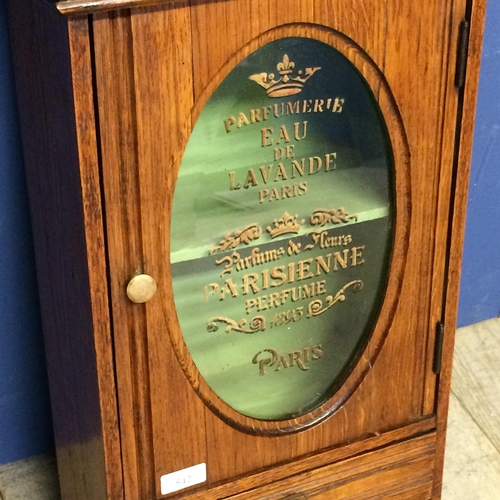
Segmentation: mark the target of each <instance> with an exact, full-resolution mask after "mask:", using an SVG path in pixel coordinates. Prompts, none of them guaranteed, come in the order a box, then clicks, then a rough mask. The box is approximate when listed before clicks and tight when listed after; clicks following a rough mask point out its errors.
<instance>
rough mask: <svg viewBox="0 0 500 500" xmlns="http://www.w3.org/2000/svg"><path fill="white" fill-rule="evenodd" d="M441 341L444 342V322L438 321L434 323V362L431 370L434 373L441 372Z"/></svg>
mask: <svg viewBox="0 0 500 500" xmlns="http://www.w3.org/2000/svg"><path fill="white" fill-rule="evenodd" d="M443 342H444V323H443V322H442V321H438V322H437V323H436V338H435V341H434V363H433V365H432V370H433V371H434V373H435V374H436V375H439V374H440V373H441V363H442V358H443Z"/></svg>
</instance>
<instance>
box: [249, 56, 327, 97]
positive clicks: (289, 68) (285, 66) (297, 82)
mask: <svg viewBox="0 0 500 500" xmlns="http://www.w3.org/2000/svg"><path fill="white" fill-rule="evenodd" d="M276 68H277V69H278V72H279V74H280V75H281V78H279V79H277V80H275V79H274V76H275V75H274V74H273V73H269V74H267V73H258V74H256V75H252V76H250V77H249V78H250V80H253V81H254V82H257V83H258V84H259V85H260V86H261V87H264V88H265V89H266V90H267V95H268V96H269V97H284V96H288V95H294V94H298V93H299V92H300V91H301V90H302V87H303V86H304V83H305V82H307V80H309V78H311V76H312V75H314V73H316V71H319V70H320V69H321V68H320V67H318V68H306V69H304V70H299V71H298V72H297V76H291V75H292V73H293V69H294V68H295V63H294V62H292V61H290V59H289V58H288V55H287V54H285V55H284V56H283V62H280V63H278V65H277V66H276Z"/></svg>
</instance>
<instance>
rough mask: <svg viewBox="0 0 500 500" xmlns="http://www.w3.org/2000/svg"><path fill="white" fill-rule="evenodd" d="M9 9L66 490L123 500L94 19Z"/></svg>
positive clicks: (30, 4)
mask: <svg viewBox="0 0 500 500" xmlns="http://www.w3.org/2000/svg"><path fill="white" fill-rule="evenodd" d="M9 14H10V23H11V24H10V27H11V32H12V34H13V37H12V38H13V52H14V54H15V62H14V64H15V69H16V87H17V94H18V99H19V111H20V117H21V126H22V133H23V147H24V153H25V164H26V174H27V182H28V191H29V196H30V208H31V215H32V221H33V231H34V241H35V253H36V261H37V274H38V285H39V291H40V300H41V307H42V321H43V329H44V337H45V345H46V353H47V364H48V372H49V381H50V387H51V401H52V412H53V419H54V427H55V438H56V446H57V456H58V464H59V474H60V477H61V484H62V494H63V497H64V498H71V499H75V500H76V499H78V500H84V499H88V498H93V499H96V500H100V499H102V500H104V499H109V498H113V499H119V498H121V472H120V470H119V464H120V451H119V450H120V445H119V438H118V428H117V420H116V399H115V398H116V392H115V385H114V370H113V362H112V353H111V338H110V329H109V312H108V303H107V283H106V280H104V279H103V273H104V272H105V261H104V251H103V228H102V221H101V215H100V209H101V204H100V199H99V184H98V180H97V179H96V171H97V150H96V137H95V128H94V121H93V117H94V106H93V96H92V84H91V83H92V75H91V71H90V60H89V58H88V54H89V47H88V37H87V36H86V31H85V30H86V26H85V23H84V24H83V25H78V26H77V25H74V28H75V32H74V33H73V34H74V36H73V37H72V38H71V39H70V37H69V35H68V26H67V22H66V20H65V19H64V18H62V17H61V16H60V15H59V14H58V13H57V12H56V11H54V10H53V9H51V8H50V7H49V6H48V5H47V4H45V3H42V2H38V1H31V0H23V1H17V0H16V1H15V2H9ZM70 45H71V47H70ZM72 64H73V65H72ZM72 71H74V74H72ZM75 89H76V90H78V94H77V95H74V94H73V90H75ZM75 101H78V102H76V103H75ZM76 120H78V124H79V125H80V126H81V128H80V129H79V131H78V132H77V130H76ZM83 194H85V197H86V201H85V203H84V202H83V201H82V200H83ZM90 285H92V289H91V287H90ZM96 351H98V352H97V354H96ZM110 463H112V466H110ZM117 465H118V469H117ZM108 486H109V489H108Z"/></svg>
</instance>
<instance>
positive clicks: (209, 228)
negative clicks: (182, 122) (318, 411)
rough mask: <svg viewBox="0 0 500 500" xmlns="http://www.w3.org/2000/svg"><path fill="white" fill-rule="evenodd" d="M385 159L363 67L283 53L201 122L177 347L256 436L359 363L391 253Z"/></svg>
mask: <svg viewBox="0 0 500 500" xmlns="http://www.w3.org/2000/svg"><path fill="white" fill-rule="evenodd" d="M393 170H394V168H393V153H392V148H391V145H390V141H389V137H388V132H387V128H386V125H385V122H384V120H383V117H382V114H381V111H380V108H379V106H378V104H377V102H376V99H375V97H374V95H373V92H372V91H371V89H370V87H369V86H368V84H367V82H366V81H365V79H364V78H363V76H362V75H361V74H360V72H359V71H358V70H357V69H356V67H355V66H354V65H353V64H352V63H351V62H350V61H349V60H348V59H347V58H346V57H345V56H343V55H342V54H341V53H340V52H339V51H337V50H336V49H334V48H333V47H331V46H330V45H328V44H325V43H323V42H321V41H318V40H315V39H310V38H302V37H288V38H283V39H280V40H277V41H274V42H271V43H268V44H266V45H265V46H263V47H261V48H260V49H258V50H257V51H255V52H254V53H252V54H251V55H249V56H248V57H247V58H246V59H244V60H243V61H242V62H241V63H240V64H238V65H237V66H236V67H235V68H234V69H233V70H232V71H231V72H230V73H229V75H228V76H227V77H226V78H225V79H224V80H223V82H222V83H221V84H220V86H219V87H218V88H217V89H216V90H215V92H214V93H213V95H212V96H211V97H210V99H209V100H208V102H207V104H206V106H205V107H204V109H203V110H202V112H201V114H200V116H199V118H198V120H197V123H196V125H195V127H194V130H193V132H192V135H191V137H190V139H189V142H188V145H187V147H186V151H185V153H184V157H183V160H182V164H181V168H180V171H179V176H178V179H177V184H176V188H175V195H174V201H173V208H172V220H171V262H172V282H173V290H174V299H175V305H176V309H177V315H178V319H179V323H180V326H181V330H182V333H183V336H184V339H185V343H186V346H187V348H188V350H189V352H190V354H191V356H192V358H193V360H194V363H195V364H196V366H197V368H198V370H199V371H200V373H201V375H202V376H203V377H204V379H205V380H206V382H207V383H208V385H209V386H210V387H211V389H212V390H213V391H214V392H215V393H216V394H217V395H218V396H219V397H220V398H221V399H222V400H223V401H224V402H225V403H227V404H228V405H229V406H231V407H232V408H234V409H235V410H237V411H238V412H240V413H242V414H244V415H247V416H249V417H253V418H256V419H261V420H285V419H289V418H295V417H298V416H300V415H304V414H305V413H308V412H310V411H312V410H314V409H315V408H317V407H319V406H321V405H322V404H323V403H324V402H325V401H327V400H328V399H329V398H330V397H331V396H332V395H333V394H334V393H335V391H336V390H338V388H339V387H340V386H341V385H342V383H343V381H344V380H345V379H346V378H347V376H348V375H349V373H350V372H351V371H352V369H353V368H354V366H355V364H356V360H357V359H358V358H359V356H360V355H361V353H362V352H363V350H364V348H365V347H366V345H367V343H368V340H369V338H370V335H371V332H372V331H373V328H374V324H375V322H376V319H377V317H378V314H379V311H380V307H381V303H382V300H383V297H384V293H385V288H386V285H387V275H388V272H389V258H390V253H391V248H392V242H393V222H394V188H393V178H394V172H393Z"/></svg>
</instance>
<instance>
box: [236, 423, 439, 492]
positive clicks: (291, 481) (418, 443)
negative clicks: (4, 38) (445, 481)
mask: <svg viewBox="0 0 500 500" xmlns="http://www.w3.org/2000/svg"><path fill="white" fill-rule="evenodd" d="M435 438H436V436H435V433H431V434H428V435H425V436H421V437H418V438H415V439H411V440H409V441H405V442H402V443H398V444H395V445H392V446H389V447H386V448H383V449H380V450H376V451H373V452H370V453H365V454H363V455H360V456H357V457H354V458H351V459H349V460H345V461H342V462H339V463H336V464H332V465H328V466H326V467H323V468H320V469H317V470H315V471H312V472H306V473H303V474H299V475H297V476H294V477H291V478H288V479H285V480H282V481H279V482H277V483H274V484H271V485H267V486H262V487H260V488H256V489H254V490H252V491H247V492H245V493H241V494H239V495H235V496H231V497H228V498H230V499H231V500H332V499H342V500H365V499H366V500H368V499H372V498H383V499H384V500H385V499H397V500H425V499H429V498H431V492H432V480H433V474H434V458H435V455H434V453H435Z"/></svg>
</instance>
